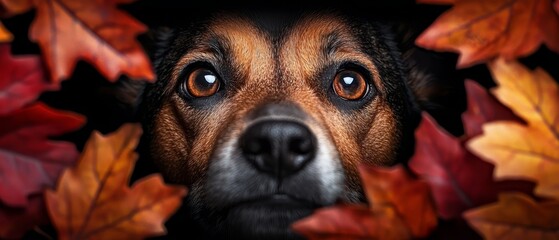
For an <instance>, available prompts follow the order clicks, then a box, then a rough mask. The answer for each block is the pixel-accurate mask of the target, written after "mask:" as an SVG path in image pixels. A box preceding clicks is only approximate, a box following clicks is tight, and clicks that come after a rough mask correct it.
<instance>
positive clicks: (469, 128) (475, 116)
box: [462, 80, 522, 139]
mask: <svg viewBox="0 0 559 240" xmlns="http://www.w3.org/2000/svg"><path fill="white" fill-rule="evenodd" d="M464 85H465V87H466V94H467V100H466V103H467V107H468V109H466V111H465V112H464V113H463V114H462V122H463V124H464V134H465V136H464V137H465V138H467V139H469V138H472V137H475V136H477V135H480V134H482V132H483V130H482V125H483V124H484V123H487V122H492V121H505V120H506V121H517V122H522V120H521V119H520V118H518V117H517V116H515V115H514V113H513V112H512V111H511V110H510V109H509V108H507V107H505V106H504V105H503V104H501V103H500V102H498V101H497V99H495V97H493V96H492V95H490V94H488V93H487V91H486V90H485V88H484V87H482V86H480V85H479V84H478V83H476V82H474V81H472V80H466V81H465V84H464Z"/></svg>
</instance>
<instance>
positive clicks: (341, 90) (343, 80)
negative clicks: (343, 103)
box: [332, 70, 368, 101]
mask: <svg viewBox="0 0 559 240" xmlns="http://www.w3.org/2000/svg"><path fill="white" fill-rule="evenodd" d="M332 87H333V88H334V92H335V93H336V95H338V96H339V97H341V98H343V99H346V100H351V101H354V100H359V99H361V98H363V97H364V96H365V94H366V93H367V90H368V85H367V82H366V81H365V78H364V77H363V76H362V75H361V74H360V73H358V72H356V71H351V70H344V71H341V72H339V73H337V74H336V77H334V82H333V83H332Z"/></svg>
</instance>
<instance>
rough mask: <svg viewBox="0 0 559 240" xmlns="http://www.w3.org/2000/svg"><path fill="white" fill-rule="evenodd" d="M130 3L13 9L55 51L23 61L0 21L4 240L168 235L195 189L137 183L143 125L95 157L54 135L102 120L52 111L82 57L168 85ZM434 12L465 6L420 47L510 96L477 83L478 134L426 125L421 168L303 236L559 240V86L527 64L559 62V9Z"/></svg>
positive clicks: (370, 176) (454, 1)
mask: <svg viewBox="0 0 559 240" xmlns="http://www.w3.org/2000/svg"><path fill="white" fill-rule="evenodd" d="M130 2H132V0H116V1H93V0H83V1H74V0H0V18H9V17H12V16H14V15H18V14H21V13H25V12H28V11H31V10H34V11H35V16H34V20H33V23H32V24H31V26H30V28H29V40H31V41H34V42H36V43H37V44H38V46H39V47H40V49H41V54H40V55H25V56H21V55H19V56H13V55H12V54H11V50H10V49H11V46H10V42H11V41H12V38H13V37H12V35H11V34H10V33H9V32H8V31H7V30H6V29H5V28H4V27H3V25H2V23H1V22H0V62H1V63H2V64H0V93H1V94H0V238H2V239H4V238H6V239H18V238H21V237H22V236H24V235H25V234H26V233H27V232H29V231H31V230H35V231H39V232H40V231H41V230H40V229H38V228H37V226H40V225H43V224H52V225H53V226H54V227H55V229H56V230H57V237H58V238H60V239H93V238H96V239H142V238H146V237H149V236H155V235H162V234H165V228H164V225H163V224H164V222H165V221H166V219H168V218H169V217H170V216H171V215H172V214H173V213H174V212H175V211H176V210H177V209H178V207H179V206H180V203H181V201H182V198H183V197H184V196H185V195H186V193H187V190H186V189H185V188H184V187H182V186H173V185H167V184H165V183H164V182H163V180H162V178H161V176H160V175H159V174H154V175H150V176H147V177H145V178H142V179H140V180H138V181H136V182H135V183H134V184H133V185H132V186H129V180H130V175H131V171H132V169H133V168H134V164H135V161H136V159H137V157H138V156H137V154H136V153H135V148H136V146H137V144H138V139H139V136H140V135H141V127H140V126H139V125H137V124H125V125H123V126H121V127H120V128H119V129H118V130H117V131H116V132H114V133H112V134H109V135H107V136H103V135H101V134H100V133H98V132H94V133H93V134H92V136H91V137H90V139H89V140H88V142H87V144H86V146H85V148H84V150H83V151H82V153H81V154H80V153H79V152H78V151H77V149H76V147H75V146H74V144H72V143H71V142H67V141H62V140H53V139H52V137H55V136H60V135H62V134H65V133H69V132H72V131H76V130H77V129H79V128H81V127H82V126H83V124H84V123H85V121H86V119H85V118H84V117H83V116H80V115H78V114H76V113H72V112H67V111H62V110H57V109H53V108H51V107H49V106H47V105H46V104H44V103H41V102H39V101H38V100H37V99H38V98H39V96H40V95H41V94H42V93H44V92H45V91H56V90H59V89H60V83H61V81H64V80H67V79H68V78H69V77H70V76H71V75H72V73H73V71H74V68H75V65H76V63H77V61H79V60H85V61H86V62H88V63H89V64H91V65H92V66H94V67H95V68H96V69H97V70H98V71H99V72H100V73H101V74H102V75H103V76H104V77H105V78H106V79H107V80H108V81H111V82H114V81H116V79H117V78H118V77H119V76H120V75H126V76H128V77H129V78H131V79H135V80H137V81H153V80H154V78H155V77H154V73H153V70H152V67H151V63H150V62H149V59H148V58H147V57H146V55H145V53H144V51H143V49H142V48H141V46H140V44H139V43H138V42H137V41H136V37H137V35H138V34H141V33H143V32H145V31H146V30H147V29H146V27H145V26H144V25H143V24H142V23H140V22H138V21H137V20H135V19H134V18H133V17H131V16H130V15H128V14H127V13H126V12H124V11H122V10H119V9H118V8H117V5H118V4H121V3H130ZM418 4H447V5H452V8H450V9H449V10H448V11H447V12H445V13H443V14H442V15H441V16H440V17H439V18H438V19H437V20H436V21H435V22H434V23H433V24H432V25H431V26H430V27H429V28H428V29H427V30H426V31H425V32H423V34H422V35H420V36H419V38H417V39H416V44H417V45H418V46H421V47H424V48H426V49H430V50H435V51H441V52H445V51H449V52H456V53H458V54H459V56H460V57H459V60H458V65H457V68H468V67H471V66H474V65H478V64H486V65H487V66H488V68H489V70H490V71H491V74H492V77H493V80H494V81H495V83H496V85H497V87H495V88H493V89H486V88H484V87H482V86H481V85H479V84H478V83H476V82H475V81H473V80H467V81H466V82H465V88H466V91H467V105H468V106H467V110H466V111H465V112H464V113H463V115H462V120H463V124H464V129H465V133H464V135H463V136H461V137H455V136H453V135H451V134H450V133H448V132H446V131H445V130H444V129H443V128H442V127H440V126H439V125H438V124H437V122H436V121H435V120H434V119H433V118H432V117H430V116H429V114H427V113H424V114H423V116H422V121H421V123H420V125H419V127H418V128H417V130H416V132H415V137H416V147H415V154H414V156H413V157H412V158H411V159H410V161H409V162H408V164H406V165H405V166H404V165H398V166H395V167H391V168H379V167H372V166H361V167H360V174H361V178H362V182H363V187H364V190H365V193H366V196H367V199H368V204H362V205H355V204H343V205H337V206H333V207H329V208H325V209H320V210H318V211H316V212H315V214H313V215H311V216H310V217H308V218H305V219H302V220H300V221H298V222H296V223H295V224H294V225H293V229H294V230H296V231H298V232H299V233H301V234H302V235H304V236H306V237H307V238H309V239H334V238H335V239H417V238H428V237H432V236H435V235H437V234H438V233H440V232H445V230H444V229H442V228H444V227H449V226H458V227H459V228H460V229H459V230H463V229H464V228H467V229H470V230H471V231H475V232H476V233H477V234H479V235H480V236H482V237H483V238H485V239H534V238H541V239H556V238H559V87H558V84H557V81H555V80H554V79H553V78H552V77H551V76H550V75H549V74H547V73H546V72H545V71H544V70H542V69H540V68H536V69H535V70H532V69H528V68H527V67H525V66H523V65H522V64H521V63H519V62H518V61H517V59H519V58H521V57H526V56H529V55H530V54H533V53H534V51H536V50H537V49H538V48H540V47H541V45H542V44H544V45H545V46H546V47H547V48H549V49H550V50H552V51H555V52H559V15H558V13H557V12H558V11H559V0H555V1H552V0H490V1H488V0H418ZM446 222H464V223H465V224H463V225H461V224H456V225H448V224H443V223H446ZM449 228H450V227H449Z"/></svg>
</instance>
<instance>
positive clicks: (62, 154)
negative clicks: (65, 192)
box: [0, 103, 84, 238]
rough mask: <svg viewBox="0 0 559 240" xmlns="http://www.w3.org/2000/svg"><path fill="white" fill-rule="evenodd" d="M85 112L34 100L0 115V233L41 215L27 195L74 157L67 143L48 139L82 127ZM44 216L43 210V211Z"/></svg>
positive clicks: (18, 229) (50, 182)
mask: <svg viewBox="0 0 559 240" xmlns="http://www.w3.org/2000/svg"><path fill="white" fill-rule="evenodd" d="M83 123H84V118H83V117H81V116H79V115H76V114H71V113H68V112H62V111H58V110H53V109H51V108H49V107H47V106H45V105H43V104H40V103H36V104H33V105H31V106H27V107H25V108H22V109H18V110H15V111H12V112H10V113H9V114H4V115H0V238H2V237H18V236H19V235H21V234H23V233H24V231H25V230H27V229H29V228H30V227H32V226H33V224H34V223H36V221H37V220H38V219H41V217H38V216H35V215H33V214H29V213H30V212H31V213H33V212H37V211H39V210H40V209H41V208H42V204H43V202H42V198H41V199H40V200H30V197H31V195H37V194H41V193H42V190H43V189H44V188H46V187H52V186H54V184H55V181H56V179H57V178H58V176H59V174H60V173H61V171H62V169H63V168H65V167H67V166H69V165H71V164H72V163H73V162H74V161H75V160H76V159H77V157H78V152H77V150H76V148H75V146H74V145H73V144H72V143H69V142H64V141H55V140H50V139H48V138H49V137H51V136H58V135H61V134H64V133H67V132H70V131H74V130H76V129H78V128H79V127H81V126H82V125H83ZM44 217H45V218H46V216H44Z"/></svg>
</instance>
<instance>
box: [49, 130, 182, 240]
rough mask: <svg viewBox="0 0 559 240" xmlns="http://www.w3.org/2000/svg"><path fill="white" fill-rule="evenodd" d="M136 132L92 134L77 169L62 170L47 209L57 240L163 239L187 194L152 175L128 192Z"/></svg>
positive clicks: (138, 133)
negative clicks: (56, 233)
mask: <svg viewBox="0 0 559 240" xmlns="http://www.w3.org/2000/svg"><path fill="white" fill-rule="evenodd" d="M140 134H141V128H140V126H139V125H137V124H125V125H124V126H122V127H121V128H120V129H119V130H118V131H117V132H115V133H113V134H111V135H108V136H102V135H100V134H99V133H97V132H95V133H93V135H92V137H91V138H90V139H89V141H88V142H87V144H86V147H85V150H84V152H83V153H82V156H81V157H80V159H79V160H78V164H77V165H76V166H75V167H73V168H71V169H69V170H66V171H65V172H64V173H63V174H62V177H61V179H60V182H59V184H58V186H57V190H56V191H51V190H48V191H47V192H46V198H47V207H48V210H49V213H50V216H51V219H52V221H53V223H54V225H55V226H56V229H57V230H58V234H59V237H60V239H143V238H145V237H147V236H154V235H161V234H164V233H165V229H164V227H163V222H164V221H165V219H167V218H168V217H169V216H170V215H171V214H172V213H173V212H174V211H175V210H176V209H177V208H178V207H179V205H180V203H181V199H182V197H183V196H184V195H186V189H185V188H183V187H179V186H166V185H165V184H164V183H163V180H162V178H161V176H160V175H158V174H157V175H151V176H148V177H145V178H143V179H140V180H138V181H137V182H136V183H134V184H133V186H132V187H131V188H130V187H128V181H129V178H130V174H131V172H132V169H133V166H134V163H135V161H136V159H137V154H136V153H135V152H134V149H135V148H136V145H137V144H138V140H139V136H140Z"/></svg>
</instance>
